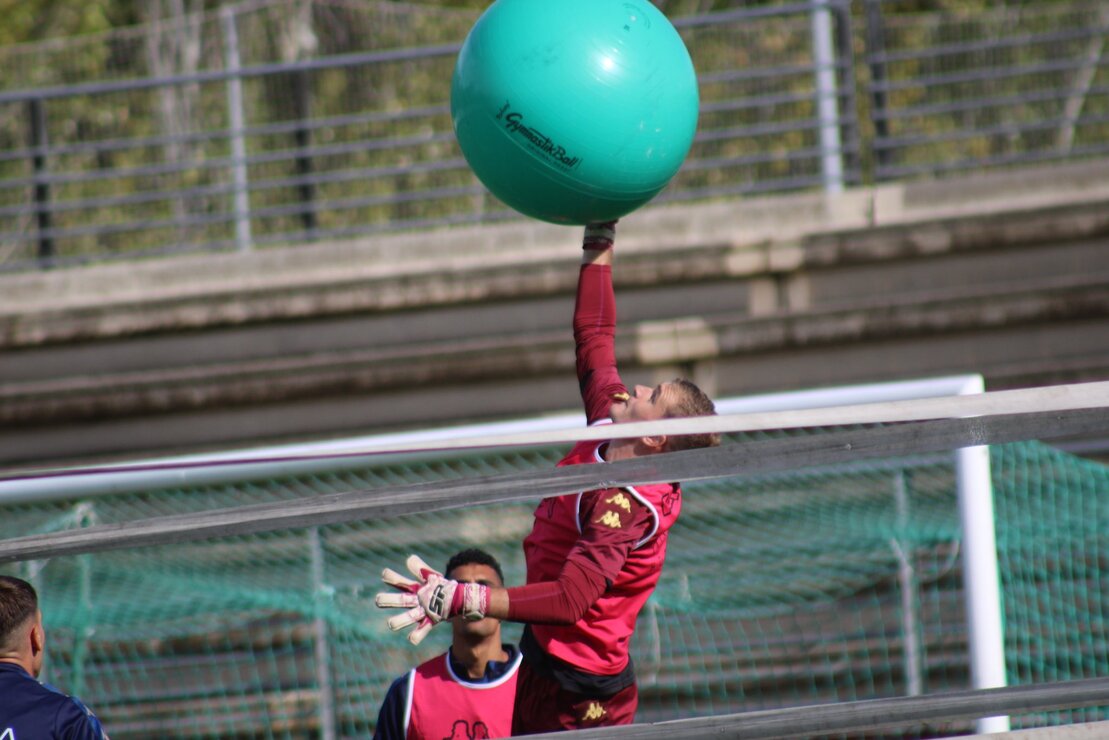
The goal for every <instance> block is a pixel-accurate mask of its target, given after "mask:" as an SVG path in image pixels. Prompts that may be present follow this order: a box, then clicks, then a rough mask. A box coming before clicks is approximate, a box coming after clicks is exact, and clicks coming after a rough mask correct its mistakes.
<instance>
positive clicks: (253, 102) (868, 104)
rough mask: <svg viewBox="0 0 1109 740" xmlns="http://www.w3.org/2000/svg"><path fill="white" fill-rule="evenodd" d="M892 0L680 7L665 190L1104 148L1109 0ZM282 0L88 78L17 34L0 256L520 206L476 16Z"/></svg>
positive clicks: (196, 244) (160, 33)
mask: <svg viewBox="0 0 1109 740" xmlns="http://www.w3.org/2000/svg"><path fill="white" fill-rule="evenodd" d="M899 5H903V4H901V3H898V2H892V1H885V2H883V0H865V2H863V3H862V4H861V5H856V6H852V5H851V4H850V3H849V1H848V0H804V1H803V2H796V3H786V4H779V5H773V6H765V7H742V8H734V9H724V10H717V11H714V12H711V13H705V14H699V15H687V16H680V17H675V18H673V20H674V23H675V25H676V26H677V27H678V28H679V30H680V31H681V33H682V35H683V37H684V38H685V40H686V43H687V45H688V47H689V49H690V51H691V54H692V56H693V58H694V64H695V66H696V68H697V70H698V77H699V81H700V86H701V101H702V108H701V118H700V125H699V130H698V134H697V137H696V140H695V142H694V145H693V148H692V150H691V152H690V155H689V158H688V159H687V161H686V163H685V165H684V166H683V168H682V170H681V171H680V172H679V173H678V175H677V176H676V177H675V179H674V181H673V182H672V183H671V185H670V186H669V187H668V188H667V190H666V191H664V192H663V194H662V195H660V196H659V200H690V199H704V198H718V197H731V196H736V195H747V194H756V193H767V192H783V191H790V190H804V189H815V188H821V187H823V188H826V189H829V190H837V189H839V188H842V187H845V186H850V185H855V184H859V183H863V182H877V181H882V180H890V179H899V178H909V177H921V176H943V175H944V174H945V173H948V172H952V171H958V170H966V169H971V168H983V167H998V166H1006V165H1010V164H1014V163H1028V162H1037V161H1050V160H1065V159H1074V158H1084V157H1090V156H1106V155H1109V81H1107V80H1106V69H1105V67H1106V61H1105V54H1104V53H1103V47H1104V42H1105V39H1106V37H1107V34H1109V10H1107V6H1106V4H1104V3H1101V2H1096V1H1094V2H1046V1H1044V2H1040V3H1022V4H1020V6H1019V7H1012V8H1004V7H1003V8H999V9H993V10H989V11H981V12H976V13H974V14H969V15H966V16H965V17H962V16H957V15H952V14H939V13H923V14H922V13H911V14H906V13H902V12H900V11H901V8H900V7H899ZM288 7H294V6H288V5H287V4H285V3H280V4H274V5H272V6H269V5H265V4H263V5H254V6H245V5H243V6H236V9H235V10H231V9H230V8H224V9H223V11H222V12H220V13H218V14H208V15H204V16H195V17H188V18H182V19H178V20H176V21H173V22H172V23H163V24H157V25H153V26H151V27H148V28H145V29H144V30H143V32H142V33H138V32H128V33H126V34H124V35H112V36H107V37H104V38H102V39H95V40H93V41H91V42H82V43H84V45H83V46H81V47H80V52H81V53H80V54H79V55H77V56H78V57H80V58H81V59H86V60H90V59H91V60H92V61H91V62H89V66H91V67H93V68H95V69H96V70H98V75H99V78H98V79H97V80H96V81H92V82H80V83H74V81H73V80H74V79H75V78H78V79H79V78H80V77H81V73H80V71H79V68H80V66H81V65H78V64H73V65H57V66H56V67H54V69H63V70H65V72H66V74H65V76H64V77H60V76H57V75H55V76H50V74H49V73H47V72H43V71H42V70H43V69H44V68H46V69H50V65H45V67H44V65H42V64H33V63H28V59H27V53H26V50H25V49H18V50H16V51H18V52H19V54H14V52H13V53H12V54H9V55H7V56H5V54H4V52H5V50H3V49H0V68H6V70H7V71H6V72H5V71H3V69H0V84H2V85H3V86H4V87H7V88H9V89H8V90H7V91H6V92H0V269H5V270H20V269H32V268H36V267H50V266H59V265H66V264H72V263H78V262H87V261H92V260H105V259H112V258H119V257H129V258H130V257H138V256H146V255H153V254H162V253H171V252H195V251H203V250H229V249H241V250H246V249H253V248H257V247H263V246H266V245H272V244H288V243H302V242H311V241H315V240H322V239H334V238H344V237H352V236H357V235H365V234H372V233H376V232H381V231H387V230H396V229H408V228H420V227H427V226H434V225H447V224H456V223H465V222H481V221H493V220H499V219H506V218H513V217H516V214H514V213H513V212H511V211H510V210H508V209H507V208H506V207H505V206H504V205H503V204H501V203H500V202H499V201H497V200H496V199H495V198H493V197H492V196H491V195H490V194H489V193H488V192H487V191H485V189H484V188H483V187H482V186H481V185H480V183H478V182H477V180H476V179H475V178H474V176H473V175H472V173H471V172H470V170H469V168H468V167H467V165H466V163H465V160H464V159H463V158H462V156H461V153H460V152H459V150H458V148H457V145H456V143H455V141H454V136H453V133H452V130H451V122H450V113H449V106H448V97H449V87H450V85H449V81H450V77H451V72H452V70H453V65H454V58H455V54H456V52H457V50H458V47H459V45H460V42H461V40H462V38H464V36H465V33H466V31H467V30H468V29H469V27H470V26H471V25H472V23H473V21H474V20H476V17H477V16H476V13H473V12H469V11H457V10H447V9H434V8H426V7H424V8H413V7H411V6H398V5H395V4H391V3H384V4H380V5H379V4H372V3H367V4H365V5H356V4H335V3H333V2H332V3H329V2H325V1H324V0H316V1H315V2H302V3H299V4H297V5H296V6H295V7H296V8H299V9H300V10H299V11H296V12H297V13H298V15H297V17H294V18H289V17H285V16H282V15H280V13H279V12H278V9H279V8H288ZM288 12H289V13H292V12H293V11H288ZM75 43H76V42H75ZM857 50H861V52H862V53H860V54H859V56H858V58H856V56H855V54H856V51H857ZM71 67H72V69H71ZM74 69H76V70H77V71H73V70H74ZM13 78H14V79H15V82H16V83H19V82H22V83H23V84H15V85H13V84H12V80H13ZM27 84H33V85H34V87H33V88H31V89H27V88H26V86H27ZM13 86H14V87H18V88H21V89H10V88H12V87H13ZM857 91H861V92H859V93H858V94H857Z"/></svg>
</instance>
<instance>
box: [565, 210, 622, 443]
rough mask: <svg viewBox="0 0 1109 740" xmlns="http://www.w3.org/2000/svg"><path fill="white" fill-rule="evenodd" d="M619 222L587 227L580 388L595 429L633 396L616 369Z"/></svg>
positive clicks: (579, 306) (578, 324)
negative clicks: (618, 401)
mask: <svg viewBox="0 0 1109 740" xmlns="http://www.w3.org/2000/svg"><path fill="white" fill-rule="evenodd" d="M614 238H615V223H607V224H596V225H590V226H587V227H586V229H585V238H584V241H583V244H582V262H581V270H580V272H579V274H578V293H577V300H576V302H575V304H574V344H575V353H576V355H577V373H578V386H579V388H580V389H581V398H582V402H583V404H584V405H585V415H586V419H587V420H588V422H589V423H590V424H592V423H594V422H596V421H598V420H599V419H604V418H606V417H607V416H608V410H609V407H610V406H611V405H612V401H613V399H614V398H618V397H620V396H621V395H622V396H623V397H624V398H626V397H627V392H628V391H627V388H626V387H625V386H624V383H623V382H622V381H621V380H620V375H619V373H618V372H617V370H616V296H615V293H614V292H613V289H612V244H613V239H614Z"/></svg>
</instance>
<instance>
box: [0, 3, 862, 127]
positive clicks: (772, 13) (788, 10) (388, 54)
mask: <svg viewBox="0 0 1109 740" xmlns="http://www.w3.org/2000/svg"><path fill="white" fill-rule="evenodd" d="M845 5H846V0H828V2H827V4H826V6H827V7H829V8H831V9H835V10H842V9H843V8H844V7H845ZM814 7H815V4H814V3H812V2H802V3H791V4H789V5H781V6H776V7H763V8H741V9H737V10H729V11H721V12H717V13H706V14H701V15H695V16H685V17H680V18H674V19H671V21H672V23H673V24H674V26H675V27H677V28H681V29H692V28H697V27H700V26H716V25H720V24H723V23H732V22H737V23H738V22H747V21H750V20H753V19H759V18H770V17H781V16H791V15H800V14H807V13H811V12H812V10H813V8H814ZM461 47H462V44H461V42H455V43H448V44H431V45H427V46H419V47H407V48H403V49H389V50H385V51H372V52H359V53H354V54H340V55H335V56H329V57H323V58H318V59H308V60H300V61H296V62H275V63H270V64H259V65H253V66H249V67H242V68H240V69H237V70H222V69H221V70H209V71H204V72H195V73H192V74H183V75H172V76H169V77H145V78H142V79H137V80H112V81H105V82H94V83H86V84H81V85H60V86H55V87H46V88H39V89H32V90H15V91H9V92H0V105H4V104H9V103H21V102H26V101H28V100H52V99H57V98H66V97H76V96H87V95H103V94H109V93H118V92H129V91H133V90H146V89H150V88H156V87H165V86H180V85H191V84H204V83H215V82H225V81H227V80H229V79H233V78H253V77H267V76H271V75H277V74H291V73H298V72H316V71H323V70H331V69H343V68H348V67H356V66H366V65H372V64H386V63H393V62H409V61H420V60H424V59H436V58H440V57H447V56H455V55H457V54H458V51H459V49H461Z"/></svg>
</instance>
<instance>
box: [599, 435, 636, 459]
mask: <svg viewBox="0 0 1109 740" xmlns="http://www.w3.org/2000/svg"><path fill="white" fill-rule="evenodd" d="M635 442H636V440H634V439H614V440H612V441H610V442H609V443H608V444H607V445H605V447H604V449H603V450H601V456H602V457H603V458H604V460H605V462H616V461H617V460H628V459H630V458H633V457H637V454H636V451H635Z"/></svg>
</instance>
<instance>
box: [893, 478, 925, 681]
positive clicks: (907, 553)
mask: <svg viewBox="0 0 1109 740" xmlns="http://www.w3.org/2000/svg"><path fill="white" fill-rule="evenodd" d="M893 498H894V504H895V505H896V507H897V529H898V532H899V533H901V534H899V536H898V537H897V538H894V539H893V540H892V541H891V543H890V544H891V546H892V547H893V550H894V553H895V554H896V555H897V582H898V585H899V586H900V588H901V634H902V639H903V641H904V644H905V648H904V655H903V657H902V665H903V670H904V671H905V693H906V695H908V696H920V695H921V694H923V693H924V671H923V668H922V666H921V663H920V635H919V627H918V626H917V578H916V571H915V570H914V568H913V547H912V543H911V542H910V541H909V538H908V537H906V536H905V535H904V533H905V532H906V530H907V529H908V527H909V520H910V513H909V491H908V486H907V485H906V482H905V470H904V468H901V469H898V471H897V472H896V473H895V474H894V478H893Z"/></svg>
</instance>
